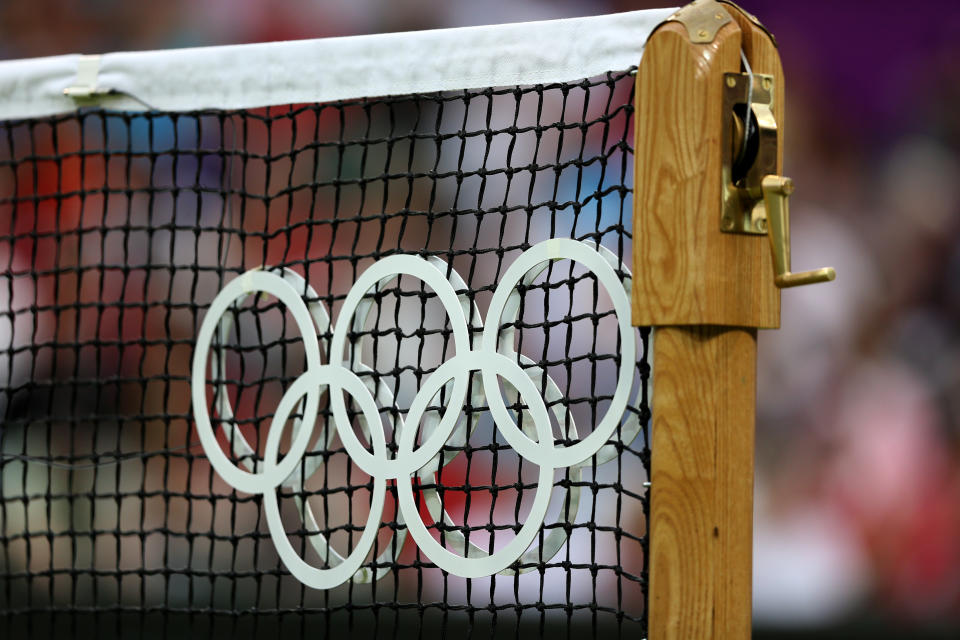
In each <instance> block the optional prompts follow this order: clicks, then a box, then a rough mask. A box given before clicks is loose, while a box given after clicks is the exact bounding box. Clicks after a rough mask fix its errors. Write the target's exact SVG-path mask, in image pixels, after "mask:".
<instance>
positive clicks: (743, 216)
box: [720, 73, 836, 289]
mask: <svg viewBox="0 0 960 640" xmlns="http://www.w3.org/2000/svg"><path fill="white" fill-rule="evenodd" d="M773 100H774V95H773V76H768V75H762V74H754V76H753V86H752V87H751V86H750V76H749V75H748V74H742V73H727V74H725V75H724V94H723V109H724V114H725V116H724V126H723V139H722V142H723V146H722V147H721V148H722V149H723V154H724V158H723V165H722V166H723V169H722V181H723V182H722V185H721V187H722V194H723V195H722V198H723V206H722V217H721V219H720V230H721V231H723V232H726V233H746V234H751V235H764V234H766V235H767V237H768V238H769V239H770V251H771V254H772V256H773V271H774V283H775V284H776V285H777V287H779V288H781V289H783V288H786V287H796V286H800V285H805V284H815V283H817V282H828V281H830V280H833V279H834V278H836V272H835V271H834V270H833V268H832V267H824V268H822V269H815V270H813V271H803V272H799V273H793V272H791V271H790V268H791V266H790V206H789V196H790V194H791V193H793V181H792V180H791V179H790V178H786V177H783V176H780V175H777V144H778V141H777V121H776V119H775V118H774V115H773ZM748 103H749V104H748Z"/></svg>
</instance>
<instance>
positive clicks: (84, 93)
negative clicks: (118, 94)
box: [63, 55, 110, 102]
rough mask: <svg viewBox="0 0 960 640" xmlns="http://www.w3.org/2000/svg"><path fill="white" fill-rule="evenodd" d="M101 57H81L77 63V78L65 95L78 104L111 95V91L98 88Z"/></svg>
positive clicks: (65, 90) (64, 91) (64, 92)
mask: <svg viewBox="0 0 960 640" xmlns="http://www.w3.org/2000/svg"><path fill="white" fill-rule="evenodd" d="M99 73H100V56H98V55H94V56H80V60H79V61H78V62H77V77H76V78H75V79H74V81H73V84H72V85H70V86H69V87H67V88H66V89H64V90H63V94H64V95H65V96H68V97H70V98H73V99H74V100H77V101H78V102H84V101H88V100H91V99H93V98H95V97H97V96H103V95H107V94H108V93H110V90H109V89H105V88H103V87H100V86H98V84H97V80H98V75H99Z"/></svg>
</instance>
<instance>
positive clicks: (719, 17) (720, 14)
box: [713, 13, 723, 20]
mask: <svg viewBox="0 0 960 640" xmlns="http://www.w3.org/2000/svg"><path fill="white" fill-rule="evenodd" d="M713 18H714V20H723V14H722V13H715V14H714V15H713Z"/></svg>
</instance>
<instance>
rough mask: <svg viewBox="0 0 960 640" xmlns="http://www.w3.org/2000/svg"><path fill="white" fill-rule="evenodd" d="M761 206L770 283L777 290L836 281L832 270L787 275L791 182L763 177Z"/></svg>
mask: <svg viewBox="0 0 960 640" xmlns="http://www.w3.org/2000/svg"><path fill="white" fill-rule="evenodd" d="M761 184H762V188H763V202H764V205H765V206H766V209H767V222H768V224H769V226H770V233H769V238H770V250H771V251H772V252H773V273H774V283H775V284H776V285H777V286H778V287H780V288H781V289H785V288H787V287H798V286H800V285H804V284H816V283H818V282H829V281H831V280H833V279H834V278H836V277H837V273H836V271H834V270H833V267H823V268H822V269H814V270H812V271H801V272H798V273H792V272H791V271H790V203H789V196H790V194H791V193H793V180H791V179H790V178H785V177H783V176H764V178H763V181H762V183H761Z"/></svg>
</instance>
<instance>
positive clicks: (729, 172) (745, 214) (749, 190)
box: [720, 73, 778, 235]
mask: <svg viewBox="0 0 960 640" xmlns="http://www.w3.org/2000/svg"><path fill="white" fill-rule="evenodd" d="M723 81H724V82H723V113H724V121H723V131H722V136H723V137H722V142H721V147H720V148H721V149H722V150H723V168H722V171H721V174H722V175H721V179H722V190H721V193H722V194H723V196H722V197H723V206H722V207H721V218H720V228H721V229H722V230H723V231H726V232H729V233H751V234H758V235H759V234H764V233H766V232H767V216H766V212H765V210H764V208H763V191H762V188H761V185H760V183H761V181H762V180H763V176H766V175H770V174H774V173H777V144H778V143H777V121H776V120H775V119H774V117H773V100H774V95H773V76H769V75H764V74H759V73H757V74H754V76H753V89H752V94H753V95H752V100H753V102H752V104H751V105H749V106H748V105H747V100H748V95H749V94H750V93H751V88H750V76H749V75H748V74H745V73H726V74H724V76H723ZM748 108H749V111H748ZM747 129H749V130H747Z"/></svg>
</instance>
